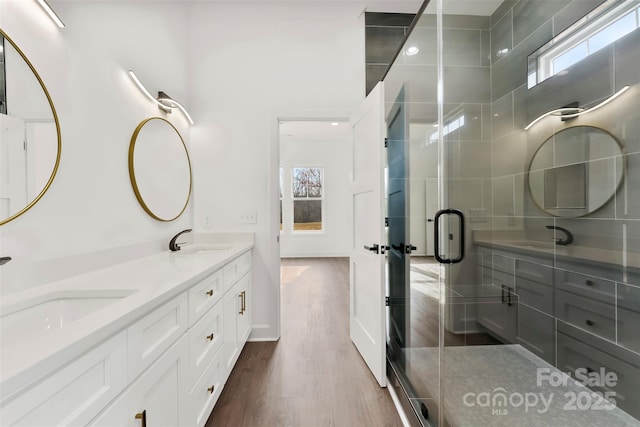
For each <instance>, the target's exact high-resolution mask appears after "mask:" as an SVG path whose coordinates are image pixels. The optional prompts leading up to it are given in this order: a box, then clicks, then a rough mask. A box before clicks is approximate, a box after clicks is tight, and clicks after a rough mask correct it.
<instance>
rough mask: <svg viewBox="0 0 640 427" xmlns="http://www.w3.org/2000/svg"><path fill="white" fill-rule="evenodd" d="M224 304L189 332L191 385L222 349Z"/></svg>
mask: <svg viewBox="0 0 640 427" xmlns="http://www.w3.org/2000/svg"><path fill="white" fill-rule="evenodd" d="M222 309H223V303H222V302H220V303H218V304H216V305H214V306H213V307H212V308H211V310H209V311H208V312H207V314H205V315H204V317H203V318H202V319H200V320H199V321H198V323H196V324H195V325H194V326H193V328H191V329H190V330H189V371H190V372H191V375H190V381H189V384H193V381H195V380H196V379H197V378H198V377H199V376H200V374H201V373H202V371H203V370H204V368H205V367H206V366H207V365H208V364H209V362H210V361H211V359H212V358H213V356H214V355H215V354H216V353H217V352H218V350H220V347H222V342H223V340H224V338H223V336H222V331H223V326H222V322H223V320H222V313H223V310H222Z"/></svg>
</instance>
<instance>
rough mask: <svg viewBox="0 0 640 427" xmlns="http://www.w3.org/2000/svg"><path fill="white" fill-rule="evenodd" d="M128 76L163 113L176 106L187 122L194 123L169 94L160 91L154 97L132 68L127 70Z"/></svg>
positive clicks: (169, 111)
mask: <svg viewBox="0 0 640 427" xmlns="http://www.w3.org/2000/svg"><path fill="white" fill-rule="evenodd" d="M129 76H130V77H131V80H133V82H134V83H135V84H136V86H138V89H140V91H141V92H142V93H143V94H144V95H145V96H146V97H147V98H149V99H150V100H151V101H153V102H154V103H156V104H157V105H158V108H159V109H161V110H162V111H164V112H165V113H171V111H172V110H173V109H176V108H177V109H178V110H180V111H181V112H182V114H184V116H185V117H186V118H187V120H189V123H191V124H194V122H193V119H192V118H191V115H190V114H189V113H188V112H187V110H186V109H185V108H184V107H183V106H182V104H180V103H179V102H178V101H176V100H175V99H173V98H171V97H170V96H169V95H167V94H166V93H164V92H162V91H160V92H158V96H157V97H154V96H153V95H151V93H150V92H149V91H148V90H147V88H145V87H144V85H143V84H142V82H141V81H140V79H139V78H138V76H136V73H134V72H133V71H132V70H129Z"/></svg>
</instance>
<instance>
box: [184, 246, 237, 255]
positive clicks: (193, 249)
mask: <svg viewBox="0 0 640 427" xmlns="http://www.w3.org/2000/svg"><path fill="white" fill-rule="evenodd" d="M230 249H231V246H223V245H221V246H218V245H206V246H205V245H202V246H200V245H194V246H191V245H189V246H183V247H182V248H181V249H180V250H179V251H175V252H173V253H175V254H177V255H198V254H206V253H216V252H227V251H229V250H230Z"/></svg>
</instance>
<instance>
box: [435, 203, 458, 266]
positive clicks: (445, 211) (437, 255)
mask: <svg viewBox="0 0 640 427" xmlns="http://www.w3.org/2000/svg"><path fill="white" fill-rule="evenodd" d="M442 215H455V216H457V217H459V218H460V233H459V234H460V238H459V241H460V254H459V255H458V256H457V257H456V258H443V257H442V256H441V255H440V233H439V231H440V217H441V216H442ZM433 220H434V224H433V229H434V230H433V246H434V250H433V253H434V256H435V258H436V260H437V261H438V262H439V263H441V264H457V263H459V262H460V261H462V260H463V259H464V214H463V213H462V211H460V210H458V209H442V210H439V211H438V212H436V215H435V217H434V218H433Z"/></svg>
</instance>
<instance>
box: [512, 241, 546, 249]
mask: <svg viewBox="0 0 640 427" xmlns="http://www.w3.org/2000/svg"><path fill="white" fill-rule="evenodd" d="M504 243H505V244H507V245H512V246H519V247H522V248H531V249H547V250H551V249H553V248H554V244H553V243H552V242H538V241H535V240H509V241H505V242H504Z"/></svg>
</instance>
